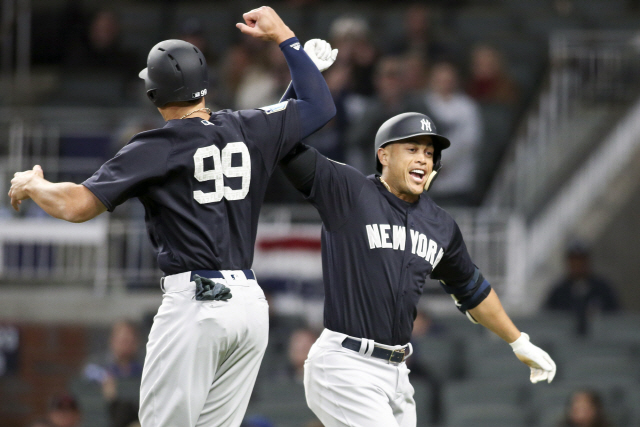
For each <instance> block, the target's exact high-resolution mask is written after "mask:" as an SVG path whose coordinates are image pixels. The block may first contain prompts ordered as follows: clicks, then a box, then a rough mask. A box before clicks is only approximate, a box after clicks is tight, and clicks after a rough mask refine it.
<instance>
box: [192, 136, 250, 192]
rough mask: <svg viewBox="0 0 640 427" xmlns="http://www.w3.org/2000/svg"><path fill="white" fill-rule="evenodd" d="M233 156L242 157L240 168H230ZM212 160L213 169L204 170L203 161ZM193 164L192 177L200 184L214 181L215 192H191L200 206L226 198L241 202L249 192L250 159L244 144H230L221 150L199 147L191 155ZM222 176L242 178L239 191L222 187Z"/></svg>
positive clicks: (212, 147) (211, 146)
mask: <svg viewBox="0 0 640 427" xmlns="http://www.w3.org/2000/svg"><path fill="white" fill-rule="evenodd" d="M234 154H240V155H241V156H242V164H241V165H240V166H231V158H232V156H233V155H234ZM207 157H212V158H213V169H210V170H204V159H206V158H207ZM193 162H194V163H195V173H194V176H195V177H196V179H197V180H198V181H200V182H205V181H215V187H216V190H215V191H212V192H209V193H205V192H203V191H200V190H197V191H194V192H193V198H194V199H196V201H197V202H198V203H200V204H205V203H215V202H219V201H220V200H222V198H223V197H224V198H226V199H227V200H242V199H244V198H245V197H246V196H247V193H248V192H249V184H251V157H250V156H249V149H248V148H247V146H246V145H245V143H244V142H230V143H228V144H227V145H226V146H225V147H224V148H223V149H222V153H221V152H220V149H219V148H218V147H216V146H215V145H210V146H208V147H201V148H198V150H196V153H195V154H194V155H193ZM224 176H226V177H227V178H238V177H240V178H242V185H241V187H240V188H239V189H237V190H233V189H231V188H230V187H227V186H225V185H224V178H223V177H224Z"/></svg>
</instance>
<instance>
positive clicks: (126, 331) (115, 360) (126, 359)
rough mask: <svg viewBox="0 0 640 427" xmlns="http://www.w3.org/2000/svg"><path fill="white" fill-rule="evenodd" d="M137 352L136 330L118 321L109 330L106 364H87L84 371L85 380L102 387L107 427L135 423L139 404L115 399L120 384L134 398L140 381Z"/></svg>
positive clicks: (140, 366) (123, 399)
mask: <svg viewBox="0 0 640 427" xmlns="http://www.w3.org/2000/svg"><path fill="white" fill-rule="evenodd" d="M138 352H139V340H138V332H137V328H136V327H135V326H134V325H133V324H132V323H129V322H127V321H119V322H116V323H115V324H114V325H113V327H112V329H111V337H110V341H109V355H108V356H107V358H106V363H104V364H103V365H102V366H100V365H98V364H89V365H87V367H86V368H85V377H86V378H87V379H90V380H96V381H99V382H100V383H101V384H102V395H103V397H104V399H105V402H106V404H107V407H108V412H109V426H110V427H127V426H129V425H130V424H131V423H132V422H135V421H137V420H138V402H137V401H134V400H132V399H131V398H124V397H122V396H119V395H118V392H119V389H121V383H123V382H125V381H126V382H127V383H128V384H129V385H130V387H131V388H134V389H135V390H134V391H135V393H136V395H137V390H138V389H139V381H140V378H141V377H142V364H141V363H140V361H139V360H138ZM119 386H120V387H119Z"/></svg>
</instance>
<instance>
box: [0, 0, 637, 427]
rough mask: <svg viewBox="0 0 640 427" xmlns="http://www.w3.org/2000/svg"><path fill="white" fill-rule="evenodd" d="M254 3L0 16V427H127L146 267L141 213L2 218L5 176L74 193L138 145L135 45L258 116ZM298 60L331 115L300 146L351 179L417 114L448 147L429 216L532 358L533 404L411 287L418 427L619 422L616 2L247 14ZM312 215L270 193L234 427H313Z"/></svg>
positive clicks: (25, 5)
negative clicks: (291, 47)
mask: <svg viewBox="0 0 640 427" xmlns="http://www.w3.org/2000/svg"><path fill="white" fill-rule="evenodd" d="M260 5H261V4H259V3H256V2H254V1H248V0H247V1H242V0H239V1H233V2H232V1H206V2H205V1H181V2H173V1H169V0H113V1H111V2H100V1H97V0H0V7H1V18H0V21H1V22H0V31H1V34H0V36H1V38H0V189H4V190H3V191H0V425H1V426H3V427H22V426H32V427H34V426H39V427H46V426H49V427H52V426H54V427H77V426H85V427H94V426H95V427H112V426H113V427H115V426H134V425H136V421H137V418H136V411H137V405H138V401H137V400H138V387H139V381H140V373H141V362H142V360H143V359H144V344H145V343H146V337H147V334H148V331H149V328H150V326H151V322H152V318H153V315H154V314H155V311H156V310H157V307H158V306H159V304H160V299H161V292H160V289H159V286H158V281H159V277H160V276H161V274H162V273H161V272H160V271H159V270H158V269H157V266H156V263H155V259H154V256H153V254H152V252H151V249H150V245H149V242H148V237H147V236H146V230H145V226H144V221H143V209H142V205H141V204H140V203H139V202H138V201H137V200H133V201H129V202H127V203H126V204H124V205H122V206H120V207H119V208H118V209H117V210H116V211H115V212H114V213H113V214H106V215H102V216H101V217H99V218H96V219H94V220H92V221H89V222H87V223H83V224H69V223H64V222H63V221H58V220H53V219H50V218H48V217H47V215H46V214H45V213H44V212H43V211H42V210H40V209H39V208H38V207H37V206H36V205H35V204H32V203H29V202H25V203H23V205H22V209H21V212H20V213H16V212H14V211H13V210H12V209H11V207H10V205H9V200H8V198H7V195H6V193H7V191H8V188H9V185H10V184H9V182H10V180H11V177H12V176H13V173H14V172H16V171H22V170H25V169H31V168H32V167H33V165H34V164H40V165H42V167H43V169H44V173H45V177H46V178H47V179H49V180H52V181H73V182H78V183H79V182H82V181H83V180H85V179H86V178H88V177H89V176H91V175H92V174H93V172H94V171H95V170H96V169H97V168H99V167H100V165H101V164H102V163H103V162H104V161H105V160H107V159H109V158H110V157H112V156H113V155H114V154H115V153H116V152H117V151H118V150H119V149H120V148H121V147H122V146H123V145H124V144H126V143H127V142H128V141H129V139H130V138H131V137H132V136H133V135H134V134H135V133H137V132H140V131H143V130H146V129H151V128H155V127H161V126H162V125H163V122H162V119H161V117H160V115H159V114H158V112H157V110H155V109H154V107H153V105H152V104H151V103H150V102H149V101H148V100H147V99H146V96H145V94H144V85H143V83H142V81H141V80H140V79H138V78H137V74H138V72H139V71H140V70H141V69H142V68H144V67H145V65H146V55H147V53H148V51H149V49H150V48H151V47H152V46H153V45H154V44H155V43H157V42H159V41H161V40H164V39H167V38H178V39H183V40H186V41H189V42H191V43H193V44H195V45H197V46H198V47H199V48H200V49H201V50H202V51H203V52H204V53H205V54H206V57H207V62H208V65H209V69H210V88H209V95H208V96H207V106H209V107H211V108H212V109H214V110H218V109H225V108H232V109H246V108H256V107H260V106H264V105H269V104H272V103H274V102H277V100H278V99H279V97H280V95H281V94H282V93H283V92H284V90H285V89H286V86H287V84H288V83H289V80H290V77H289V74H288V69H287V66H286V63H285V61H284V58H283V56H282V54H281V52H280V51H279V49H278V48H277V46H274V45H269V44H265V43H263V42H260V41H256V40H255V39H252V38H248V37H246V36H243V35H242V34H241V33H240V32H239V31H238V30H237V29H236V28H235V26H234V24H235V23H236V22H240V21H241V17H242V13H243V12H246V11H248V10H250V9H252V8H254V7H258V6H260ZM269 5H270V6H272V7H273V8H274V9H275V10H276V11H277V12H278V13H279V14H280V16H281V17H282V18H283V20H284V21H285V22H286V23H287V24H288V25H289V27H290V28H291V29H292V30H293V31H294V32H295V33H296V35H297V36H298V38H299V39H300V40H301V41H302V42H304V41H306V40H308V39H310V38H324V39H327V40H328V41H330V42H331V43H332V44H333V46H334V47H336V48H338V49H339V50H340V53H339V55H338V60H337V61H336V63H335V64H334V65H333V66H332V67H331V68H330V69H329V70H327V71H326V72H325V73H324V75H325V78H326V80H327V83H328V84H329V87H330V89H331V92H332V94H333V97H334V100H335V103H336V106H337V110H338V112H337V115H336V117H335V118H334V119H333V120H332V121H331V122H330V123H329V124H328V125H327V126H325V127H324V128H323V129H322V130H320V131H319V132H317V133H316V134H314V135H312V136H311V137H309V138H308V139H307V141H306V143H307V144H310V145H313V146H314V147H316V148H317V149H318V150H319V151H320V152H322V153H324V154H325V155H327V156H329V157H331V158H333V159H335V160H338V161H342V162H347V163H349V164H352V165H353V166H355V167H357V168H359V169H360V170H361V171H362V172H364V173H366V174H369V173H373V172H374V162H373V160H374V156H373V154H374V150H373V140H374V136H375V133H376V130H377V128H378V127H379V126H380V124H381V123H382V122H383V121H384V120H386V119H387V118H389V117H390V116H392V115H395V114H398V113H401V112H405V111H419V112H423V113H426V114H428V115H429V116H430V117H432V118H433V119H434V121H435V122H436V124H437V127H438V131H439V133H441V134H443V135H445V136H447V137H448V138H450V139H451V140H452V146H451V148H450V149H448V150H446V151H445V152H444V154H443V160H442V162H443V165H444V167H443V170H442V174H441V176H440V177H439V178H438V180H437V181H436V183H435V185H434V188H433V190H432V191H431V192H430V196H431V197H432V198H433V199H434V200H435V201H436V202H437V203H438V204H440V205H441V206H443V207H445V208H446V209H447V210H448V211H449V212H451V213H452V214H453V216H454V217H455V219H456V220H457V222H458V223H459V225H460V227H461V229H462V232H463V234H464V236H465V240H466V243H467V246H468V248H469V250H470V252H471V254H472V256H473V258H474V261H475V263H476V264H477V265H478V266H479V267H480V268H481V270H482V271H483V273H484V275H485V276H486V277H487V278H488V279H489V281H490V282H491V283H492V284H493V286H494V288H495V289H496V291H497V292H498V293H499V295H500V296H501V298H502V301H503V303H504V305H505V307H506V309H507V311H508V312H509V313H510V314H511V315H512V317H513V318H514V320H515V322H516V324H517V325H518V326H519V327H520V329H521V330H523V331H525V332H527V333H529V334H530V335H531V338H532V341H533V342H534V343H536V344H538V345H540V346H541V347H543V348H544V349H545V350H547V351H548V352H549V353H550V354H551V356H552V357H553V358H554V359H555V360H556V362H557V364H558V374H557V377H556V379H555V380H554V382H553V383H552V384H538V385H536V386H533V385H531V384H530V383H529V380H528V369H527V368H526V367H524V366H523V365H521V364H520V362H518V360H517V359H516V358H515V357H514V356H513V354H512V352H511V349H510V348H509V347H508V346H507V345H506V344H505V343H503V342H500V341H498V340H496V339H492V338H491V337H489V336H488V335H487V333H486V332H485V331H484V329H483V328H482V327H480V326H477V325H472V324H471V323H469V322H468V321H467V320H466V318H465V317H464V316H463V315H461V314H460V313H458V312H457V310H456V309H455V307H454V305H453V304H452V302H451V299H450V298H449V297H448V296H447V295H445V294H444V293H443V292H442V291H441V290H440V288H439V286H438V285H437V284H435V283H432V282H431V281H428V282H427V284H426V286H425V295H424V296H423V298H422V300H421V301H420V307H419V308H420V312H419V315H418V317H417V319H416V324H415V331H414V337H413V343H414V347H415V349H416V352H415V354H414V356H412V357H411V358H410V359H409V361H408V363H409V364H410V367H411V369H412V373H411V381H412V384H413V385H414V387H415V389H416V394H415V398H416V402H417V405H418V425H419V426H443V427H444V426H449V427H457V426H465V427H467V426H474V427H483V426H492V427H496V426H498V427H503V426H504V427H509V426H512V427H519V426H530V427H549V426H583V427H588V426H592V427H593V426H640V405H639V404H638V403H640V369H639V368H638V366H639V365H640V363H639V362H640V311H639V310H640V309H639V306H640V286H639V284H640V262H638V254H639V253H640V215H638V213H637V212H638V211H639V210H640V197H639V196H640V188H639V185H638V184H639V183H640V2H639V1H637V0H450V1H444V0H425V1H421V2H416V3H411V2H391V1H382V0H380V1H319V0H317V1H314V0H289V1H278V2H274V3H271V4H269ZM319 233H320V218H319V216H318V215H317V213H316V211H315V210H314V209H313V208H312V207H311V206H310V205H308V204H306V203H305V202H304V201H303V200H302V198H301V197H300V196H299V195H298V194H297V193H296V191H295V190H294V189H293V187H292V186H291V185H290V184H289V183H288V182H287V181H286V179H284V177H283V176H282V175H280V174H279V173H276V174H275V175H274V176H273V178H272V180H271V182H270V188H269V191H268V194H267V198H266V201H265V206H264V208H263V210H262V216H261V222H260V226H259V229H258V240H257V244H256V254H255V262H254V270H255V272H256V275H257V277H258V278H259V281H260V284H261V285H262V286H263V288H264V290H265V293H266V294H267V295H268V299H269V302H270V307H271V331H270V343H269V348H268V350H267V354H266V356H265V359H264V362H263V365H262V368H261V372H260V375H259V377H258V381H257V384H256V388H255V391H254V395H253V397H252V400H251V403H250V406H249V410H248V412H247V417H246V420H245V425H246V427H250V426H254V427H257V426H262V427H313V426H316V427H317V426H320V424H319V423H318V422H317V420H315V418H314V416H313V414H312V413H311V412H310V410H308V409H307V407H306V404H305V400H304V392H303V387H302V382H301V372H302V370H301V369H302V363H303V362H304V359H305V357H306V354H307V351H308V349H309V347H310V345H311V343H313V341H314V340H315V338H316V336H317V334H318V333H319V331H320V330H321V328H322V301H323V289H322V282H321V279H322V272H321V262H320V234H319Z"/></svg>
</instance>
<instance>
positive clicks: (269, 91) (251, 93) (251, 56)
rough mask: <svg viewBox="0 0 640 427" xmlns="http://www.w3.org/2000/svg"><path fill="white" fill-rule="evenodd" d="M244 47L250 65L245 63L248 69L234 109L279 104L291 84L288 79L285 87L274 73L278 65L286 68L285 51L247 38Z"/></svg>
mask: <svg viewBox="0 0 640 427" xmlns="http://www.w3.org/2000/svg"><path fill="white" fill-rule="evenodd" d="M244 48H245V49H246V50H245V52H246V54H247V55H248V56H247V58H246V59H248V63H247V64H246V65H245V64H243V65H245V67H244V69H243V70H242V75H241V76H240V80H239V82H238V86H237V89H236V92H235V96H234V103H233V105H234V108H236V109H238V110H243V109H251V108H258V107H263V106H265V105H270V104H275V103H277V102H278V101H279V100H280V97H281V96H282V94H283V93H284V91H285V89H286V85H287V84H288V83H289V81H290V79H287V81H286V84H283V80H284V79H283V78H282V76H281V74H280V75H278V74H277V73H276V72H275V69H276V67H277V66H278V65H279V63H282V64H284V67H285V68H286V63H285V62H284V56H283V55H282V52H280V49H279V48H278V46H276V45H275V44H267V43H266V42H263V41H261V40H258V39H255V38H250V40H249V39H246V40H245V43H244ZM279 77H280V78H279Z"/></svg>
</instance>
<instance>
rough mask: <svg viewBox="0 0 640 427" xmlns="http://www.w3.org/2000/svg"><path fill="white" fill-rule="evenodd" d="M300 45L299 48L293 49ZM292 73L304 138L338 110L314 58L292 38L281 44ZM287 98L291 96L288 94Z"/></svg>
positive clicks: (302, 136) (293, 92)
mask: <svg viewBox="0 0 640 427" xmlns="http://www.w3.org/2000/svg"><path fill="white" fill-rule="evenodd" d="M296 43H298V49H294V48H292V47H291V46H292V45H295V44H296ZM280 49H282V52H283V53H284V57H285V59H286V61H287V64H288V66H289V70H290V72H291V86H292V89H293V91H288V93H291V94H295V96H296V99H297V100H298V101H297V103H298V116H299V119H300V133H301V139H302V138H306V137H307V136H309V135H311V134H312V133H313V132H315V131H316V130H318V129H319V128H321V127H322V126H324V125H325V124H326V123H327V122H328V121H329V120H331V118H332V117H333V116H334V115H335V114H336V107H335V105H334V103H333V98H332V96H331V92H330V91H329V87H328V86H327V83H326V82H325V80H324V77H323V76H322V74H321V73H320V71H319V70H318V67H317V66H316V65H315V64H314V63H313V61H312V60H311V58H309V56H308V55H307V54H306V52H305V51H304V50H303V49H302V46H300V45H299V42H298V39H296V38H291V39H288V40H286V41H284V42H283V43H281V44H280ZM285 96H290V95H286V94H285Z"/></svg>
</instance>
